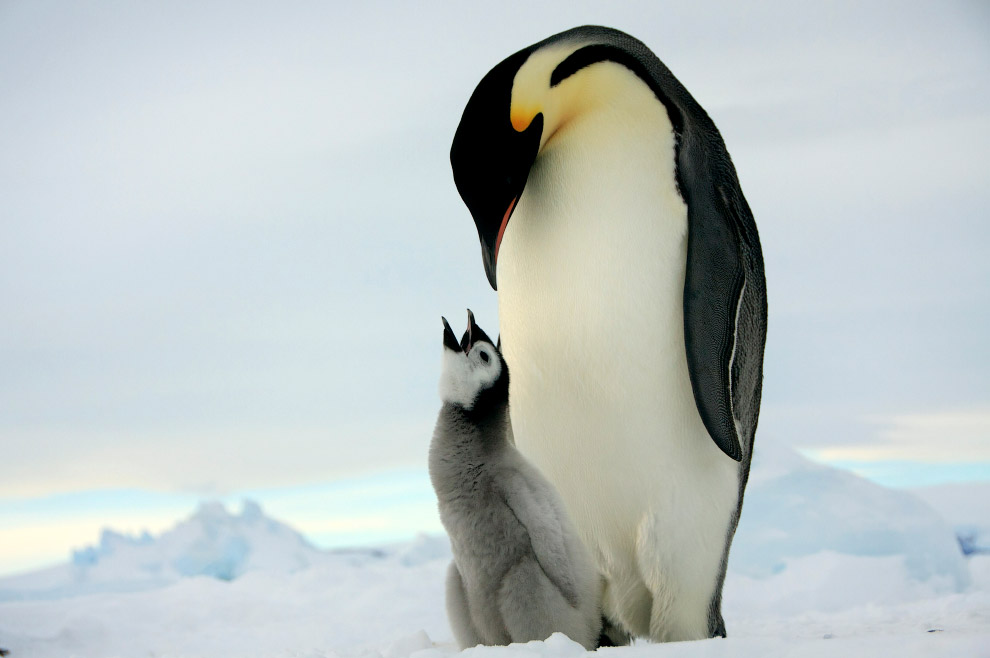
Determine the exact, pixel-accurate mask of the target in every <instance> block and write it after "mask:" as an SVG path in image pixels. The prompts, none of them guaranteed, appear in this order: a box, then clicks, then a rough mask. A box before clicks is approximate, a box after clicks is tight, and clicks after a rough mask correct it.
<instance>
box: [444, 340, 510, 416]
mask: <svg viewBox="0 0 990 658" xmlns="http://www.w3.org/2000/svg"><path fill="white" fill-rule="evenodd" d="M500 374H502V362H501V360H499V358H498V355H497V354H496V353H495V346H494V345H492V344H491V343H486V342H482V343H476V344H475V345H474V346H473V347H472V348H471V351H469V352H467V353H464V352H454V351H453V350H451V349H449V348H447V347H444V349H443V370H442V372H441V373H440V399H441V400H443V401H444V402H449V403H451V404H456V405H458V406H461V407H464V408H465V409H471V408H473V407H474V401H475V400H476V399H477V398H478V393H480V392H481V391H483V390H485V389H486V388H490V387H491V385H492V384H494V383H495V382H496V380H498V376H499V375H500Z"/></svg>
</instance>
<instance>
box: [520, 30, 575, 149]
mask: <svg viewBox="0 0 990 658" xmlns="http://www.w3.org/2000/svg"><path fill="white" fill-rule="evenodd" d="M582 45H584V44H583V43H575V42H568V43H565V44H561V45H557V46H549V47H545V48H541V49H540V50H537V51H536V52H534V53H533V54H532V55H530V56H529V59H527V60H526V61H525V63H523V65H522V66H520V67H519V70H518V71H516V76H515V78H514V79H513V81H512V101H511V104H510V105H509V120H510V121H511V122H512V127H513V128H514V129H515V130H516V132H523V131H524V130H526V129H527V128H529V124H531V123H533V119H534V118H535V117H536V115H537V114H539V113H541V112H542V113H543V121H544V130H547V127H548V126H549V125H550V124H552V123H553V122H554V117H553V116H551V115H552V114H553V113H554V112H553V110H554V107H553V99H552V98H551V89H550V76H551V75H552V73H553V70H554V68H556V67H557V65H558V64H560V63H561V62H562V61H564V60H565V59H566V58H567V56H568V55H570V54H571V53H573V52H574V51H576V50H577V49H578V48H580V47H581V46H582Z"/></svg>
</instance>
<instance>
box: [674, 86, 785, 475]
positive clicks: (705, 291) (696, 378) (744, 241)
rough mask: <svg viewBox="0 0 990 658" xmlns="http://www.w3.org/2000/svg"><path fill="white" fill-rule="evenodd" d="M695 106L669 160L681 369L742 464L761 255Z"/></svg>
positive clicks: (755, 402) (755, 354)
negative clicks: (679, 213) (680, 288)
mask: <svg viewBox="0 0 990 658" xmlns="http://www.w3.org/2000/svg"><path fill="white" fill-rule="evenodd" d="M692 102H693V99H692ZM695 107H696V108H697V111H698V112H700V113H701V116H700V117H699V116H698V115H697V114H696V113H691V116H690V118H689V119H687V120H686V121H685V122H684V129H683V132H682V133H681V135H680V138H681V139H680V144H679V149H678V150H679V153H678V158H677V167H678V181H679V182H680V183H681V185H682V187H681V194H682V195H683V197H684V201H685V203H687V206H688V247H687V268H686V272H685V277H684V343H685V349H686V351H687V358H688V370H689V373H690V376H691V386H692V388H693V391H694V398H695V402H696V403H697V405H698V412H699V413H700V415H701V419H702V421H703V422H704V423H705V427H706V429H707V430H708V433H709V434H710V435H711V437H712V439H713V440H714V441H715V443H716V444H717V445H718V447H719V448H721V450H722V452H724V453H725V454H726V455H728V456H729V457H731V458H732V459H734V460H736V461H740V460H742V459H743V458H744V457H745V458H746V461H747V462H748V461H749V458H750V457H751V454H752V441H753V435H754V433H755V432H756V424H757V420H758V417H759V408H760V397H761V389H762V385H763V348H764V343H765V340H766V322H767V321H766V317H767V301H766V279H765V276H764V272H763V254H762V251H761V249H760V239H759V235H758V234H757V231H756V223H755V221H754V220H753V213H752V212H751V211H750V209H749V205H748V204H747V203H746V198H745V197H744V196H743V193H742V189H741V188H740V186H739V180H738V178H737V177H736V172H735V168H734V167H733V166H732V161H731V159H730V158H729V154H728V152H727V151H726V149H725V145H724V143H723V142H722V138H721V136H720V135H719V133H718V130H717V129H716V128H715V126H714V124H712V122H711V119H709V118H708V116H707V114H704V111H703V110H701V108H700V107H697V104H696V103H695ZM685 114H687V113H685ZM699 118H700V119H703V121H698V119H699ZM698 123H701V124H702V125H700V126H699V125H698Z"/></svg>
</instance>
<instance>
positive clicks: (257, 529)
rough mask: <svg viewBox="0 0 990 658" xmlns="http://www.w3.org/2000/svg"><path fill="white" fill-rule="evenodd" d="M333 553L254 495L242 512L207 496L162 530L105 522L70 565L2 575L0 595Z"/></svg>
mask: <svg viewBox="0 0 990 658" xmlns="http://www.w3.org/2000/svg"><path fill="white" fill-rule="evenodd" d="M330 555H331V554H328V553H326V552H324V551H320V550H319V549H317V548H315V547H313V546H312V545H310V544H309V543H308V542H307V541H306V540H305V539H304V538H303V537H302V535H300V534H299V533H298V532H296V531H295V530H293V529H292V528H290V527H289V526H287V525H285V524H283V523H280V522H278V521H275V520H274V519H271V518H269V517H267V516H265V515H264V513H263V512H262V510H261V508H260V507H259V506H258V504H257V503H255V502H252V501H244V503H243V509H242V511H241V513H240V514H239V515H238V514H231V513H230V512H228V511H227V509H226V508H225V507H224V506H223V505H222V504H221V503H218V502H207V503H202V504H201V505H200V506H199V508H198V509H197V510H196V512H195V513H194V514H193V515H192V516H191V517H190V518H188V519H186V520H185V521H182V522H180V523H178V524H177V525H176V526H175V527H174V528H172V529H171V530H168V531H166V532H164V533H162V534H161V535H160V536H158V537H153V536H151V535H150V534H148V533H147V532H145V533H143V534H141V535H139V536H136V537H134V536H128V535H123V534H120V533H118V532H114V531H113V530H109V529H104V530H103V532H102V535H101V537H100V541H99V544H97V545H96V546H88V547H85V548H82V549H78V550H75V551H73V553H72V560H71V562H70V563H69V564H68V565H65V566H62V567H55V568H53V569H47V570H45V571H43V572H40V573H38V574H37V576H38V577H35V578H28V577H14V578H9V579H4V580H2V581H0V600H11V599H24V598H58V597H61V596H72V595H79V594H86V593H91V592H106V591H113V592H125V591H140V590H144V589H149V588H154V587H161V586H165V585H168V584H170V583H174V582H176V581H178V580H180V579H182V578H190V577H195V576H208V577H211V578H216V579H219V580H227V581H229V580H233V579H235V578H237V577H239V576H241V575H243V574H245V573H247V572H249V571H255V570H270V571H279V572H283V573H292V572H295V571H299V570H301V569H305V568H307V567H310V566H313V565H315V564H319V563H322V562H324V561H326V560H327V559H328V557H329V556H330ZM352 557H358V558H361V557H365V558H366V557H367V555H366V554H363V553H362V554H358V553H355V556H352Z"/></svg>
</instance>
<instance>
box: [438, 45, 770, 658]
mask: <svg viewBox="0 0 990 658" xmlns="http://www.w3.org/2000/svg"><path fill="white" fill-rule="evenodd" d="M450 159H451V165H452V167H453V173H454V181H455V184H456V186H457V189H458V192H459V193H460V195H461V197H462V199H463V200H464V202H465V204H466V205H467V207H468V209H469V210H470V212H471V214H472V215H473V218H474V222H475V224H476V226H477V229H478V237H479V238H480V241H481V252H482V257H483V261H484V266H485V272H486V273H487V275H488V280H489V282H490V283H491V286H492V288H494V289H496V290H497V291H498V303H499V317H500V330H501V336H500V338H501V341H502V352H503V355H504V357H505V360H506V362H507V363H508V364H509V366H511V370H512V381H511V385H510V388H509V393H510V398H511V400H512V405H511V407H510V416H511V423H512V430H513V434H514V437H515V442H516V445H517V447H518V448H519V450H520V451H521V452H522V453H523V454H524V455H525V456H526V457H527V458H528V459H529V460H530V461H531V462H533V463H534V464H535V465H536V466H537V467H538V468H539V469H540V471H541V472H542V473H544V474H545V475H546V476H547V477H548V478H549V480H550V481H551V482H552V483H553V484H554V486H555V487H556V488H557V490H558V491H559V492H560V494H561V496H562V498H563V500H564V503H565V506H566V508H567V511H568V512H569V514H570V516H571V518H572V519H573V520H574V522H575V524H576V526H577V528H578V531H579V532H580V534H581V537H582V539H583V540H584V543H585V545H586V546H588V547H589V549H590V550H591V552H592V554H593V555H594V557H595V559H596V561H597V563H598V568H599V570H600V571H601V573H602V574H603V576H604V578H605V585H604V592H603V601H602V605H603V612H604V614H605V616H606V617H607V619H608V621H610V622H611V623H612V624H614V625H616V626H618V627H620V628H621V629H624V630H625V631H627V632H628V633H631V634H632V635H634V636H639V637H648V638H651V639H653V640H655V641H672V640H689V639H697V638H706V637H713V636H724V635H725V624H724V622H723V618H722V614H721V596H722V585H723V581H724V578H725V570H726V563H727V560H728V555H729V545H730V543H731V541H732V537H733V534H734V533H735V529H736V524H737V523H738V520H739V514H740V511H741V509H742V502H743V490H744V488H745V486H746V480H747V478H748V475H749V465H750V458H751V456H752V449H753V436H754V433H755V431H756V424H757V418H758V415H759V408H760V393H761V387H762V380H763V349H764V343H765V337H766V315H767V307H766V283H765V278H764V271H763V256H762V251H761V248H760V240H759V236H758V234H757V230H756V224H755V222H754V220H753V215H752V213H751V211H750V209H749V206H748V204H747V203H746V199H745V198H744V197H743V193H742V190H741V188H740V185H739V180H738V178H737V176H736V172H735V168H734V167H733V164H732V161H731V160H730V158H729V154H728V152H727V151H726V148H725V144H724V143H723V140H722V137H721V135H720V134H719V131H718V129H717V128H716V127H715V124H714V123H713V122H712V120H711V119H710V118H709V117H708V114H707V113H706V112H705V111H704V109H702V107H701V106H700V105H699V104H698V102H697V101H695V99H694V98H693V97H692V96H691V94H689V93H688V91H687V90H686V89H685V88H684V86H683V85H681V83H680V82H678V80H677V79H676V78H675V77H674V76H673V74H671V72H670V71H669V70H668V69H667V67H665V66H664V65H663V64H662V63H661V62H660V60H659V59H658V58H657V57H656V55H654V54H653V53H652V52H651V51H650V50H649V48H647V47H646V46H645V45H644V44H643V43H642V42H640V41H638V40H637V39H635V38H633V37H631V36H629V35H628V34H625V33H623V32H620V31H618V30H614V29H610V28H605V27H593V26H586V27H579V28H575V29H572V30H569V31H566V32H562V33H560V34H557V35H554V36H551V37H549V38H547V39H545V40H543V41H541V42H539V43H536V44H534V45H532V46H530V47H528V48H525V49H523V50H520V51H519V52H517V53H515V54H514V55H511V56H510V57H508V58H507V59H505V60H504V61H502V62H501V63H499V64H498V65H497V66H495V68H493V69H492V70H491V71H489V72H488V74H487V75H485V76H484V78H483V79H482V80H481V82H480V83H479V84H478V86H477V88H476V89H475V91H474V93H473V94H472V95H471V97H470V99H469V101H468V103H467V106H466V108H465V109H464V113H463V116H462V118H461V121H460V124H459V125H458V127H457V131H456V133H455V135H454V141H453V146H452V148H451V152H450Z"/></svg>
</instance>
